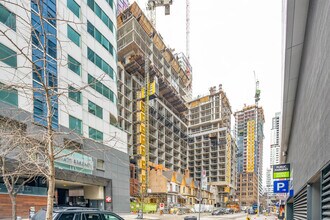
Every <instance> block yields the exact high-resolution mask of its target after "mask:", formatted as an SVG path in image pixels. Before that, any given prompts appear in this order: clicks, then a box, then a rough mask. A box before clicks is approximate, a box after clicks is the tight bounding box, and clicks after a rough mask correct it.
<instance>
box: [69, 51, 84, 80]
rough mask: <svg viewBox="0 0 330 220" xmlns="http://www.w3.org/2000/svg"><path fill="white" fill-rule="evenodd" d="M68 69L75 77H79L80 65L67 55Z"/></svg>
mask: <svg viewBox="0 0 330 220" xmlns="http://www.w3.org/2000/svg"><path fill="white" fill-rule="evenodd" d="M68 67H69V69H70V70H72V71H73V72H74V73H76V74H77V75H79V76H80V75H81V64H80V63H79V62H78V61H77V60H75V59H74V58H73V57H71V56H70V55H68Z"/></svg>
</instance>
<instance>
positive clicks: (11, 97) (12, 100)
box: [0, 83, 18, 106]
mask: <svg viewBox="0 0 330 220" xmlns="http://www.w3.org/2000/svg"><path fill="white" fill-rule="evenodd" d="M0 101H2V102H6V103H8V104H11V105H14V106H18V93H17V90H16V89H9V88H6V86H5V84H2V83H0Z"/></svg>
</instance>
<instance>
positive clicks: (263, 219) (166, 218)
mask: <svg viewBox="0 0 330 220" xmlns="http://www.w3.org/2000/svg"><path fill="white" fill-rule="evenodd" d="M120 216H122V217H123V218H124V219H127V220H132V219H136V217H137V215H136V214H122V215H120ZM186 216H196V217H198V213H192V214H188V215H170V214H165V215H162V216H160V215H159V214H144V219H149V220H184V218H185V217H186ZM246 217H247V215H246V214H245V213H237V214H228V215H217V216H212V215H210V214H209V213H202V214H201V220H212V219H226V220H246ZM250 219H251V220H275V219H276V218H275V216H264V215H261V216H259V217H257V216H256V215H252V216H250Z"/></svg>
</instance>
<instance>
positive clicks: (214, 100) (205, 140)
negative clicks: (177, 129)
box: [188, 84, 236, 205]
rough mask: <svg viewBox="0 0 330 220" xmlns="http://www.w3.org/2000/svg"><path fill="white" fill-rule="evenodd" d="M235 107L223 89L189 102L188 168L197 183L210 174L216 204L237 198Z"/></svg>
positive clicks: (220, 88)
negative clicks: (233, 134)
mask: <svg viewBox="0 0 330 220" xmlns="http://www.w3.org/2000/svg"><path fill="white" fill-rule="evenodd" d="M231 115H232V111H231V106H230V103H229V100H228V98H227V95H226V93H225V92H224V91H223V89H222V85H221V84H220V85H219V88H218V89H217V88H216V87H211V88H210V94H209V95H206V96H201V97H199V98H197V99H194V100H192V101H191V102H189V114H188V119H189V129H188V134H189V138H188V167H189V171H190V173H191V174H192V175H193V177H194V178H195V179H196V180H201V173H202V172H206V177H207V181H208V185H212V186H215V187H216V192H217V193H216V195H215V202H216V204H218V205H224V204H225V203H227V202H228V201H230V200H231V199H233V196H234V193H235V188H236V142H235V139H234V138H233V137H232V135H231V132H230V130H231Z"/></svg>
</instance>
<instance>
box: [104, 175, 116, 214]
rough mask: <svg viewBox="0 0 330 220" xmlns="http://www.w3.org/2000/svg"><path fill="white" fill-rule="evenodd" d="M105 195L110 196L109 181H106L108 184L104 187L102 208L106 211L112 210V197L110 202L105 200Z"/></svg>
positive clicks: (110, 186)
mask: <svg viewBox="0 0 330 220" xmlns="http://www.w3.org/2000/svg"><path fill="white" fill-rule="evenodd" d="M107 196H110V197H111V198H112V183H111V181H108V184H107V185H106V186H105V187H104V204H105V206H104V209H105V210H107V211H113V202H114V201H113V198H112V202H111V203H107V202H105V198H106V197H107Z"/></svg>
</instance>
